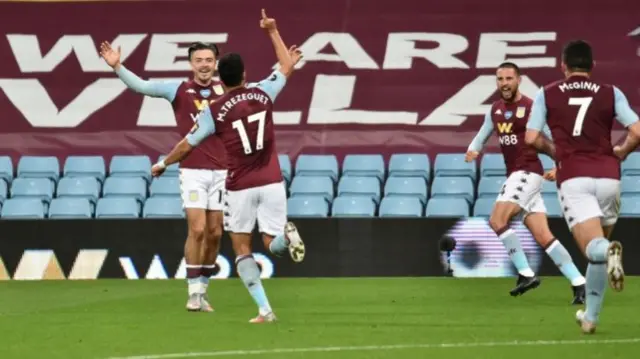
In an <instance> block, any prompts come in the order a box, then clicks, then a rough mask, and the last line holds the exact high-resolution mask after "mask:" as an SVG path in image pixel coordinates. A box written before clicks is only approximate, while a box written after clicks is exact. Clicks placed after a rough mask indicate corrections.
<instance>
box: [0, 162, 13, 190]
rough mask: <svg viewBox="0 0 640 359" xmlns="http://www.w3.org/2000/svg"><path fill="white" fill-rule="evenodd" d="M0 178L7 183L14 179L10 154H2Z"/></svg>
mask: <svg viewBox="0 0 640 359" xmlns="http://www.w3.org/2000/svg"><path fill="white" fill-rule="evenodd" d="M0 179H2V180H4V182H6V183H7V184H9V183H11V181H13V163H12V162H11V158H9V157H8V156H0Z"/></svg>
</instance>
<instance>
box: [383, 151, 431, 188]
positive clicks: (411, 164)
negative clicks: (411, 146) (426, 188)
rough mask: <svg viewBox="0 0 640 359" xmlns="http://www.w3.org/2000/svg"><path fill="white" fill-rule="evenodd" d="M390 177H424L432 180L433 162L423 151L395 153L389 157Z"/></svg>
mask: <svg viewBox="0 0 640 359" xmlns="http://www.w3.org/2000/svg"><path fill="white" fill-rule="evenodd" d="M389 177H422V178H424V179H425V180H426V181H427V182H429V181H430V180H431V162H430V161H429V157H428V156H427V155H425V154H423V153H412V154H395V155H391V158H390V159H389Z"/></svg>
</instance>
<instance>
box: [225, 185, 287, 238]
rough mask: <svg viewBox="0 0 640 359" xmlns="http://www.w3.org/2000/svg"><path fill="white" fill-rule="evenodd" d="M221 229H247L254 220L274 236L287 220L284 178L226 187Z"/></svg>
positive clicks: (253, 226)
mask: <svg viewBox="0 0 640 359" xmlns="http://www.w3.org/2000/svg"><path fill="white" fill-rule="evenodd" d="M226 193H227V194H226V196H225V209H224V229H225V231H228V232H234V233H251V232H253V229H254V228H255V226H256V221H257V222H258V229H259V230H260V233H265V234H268V235H270V236H274V237H275V236H277V235H279V234H282V233H284V226H285V225H286V224H287V192H286V189H285V186H284V182H279V183H272V184H268V185H266V186H260V187H253V188H247V189H242V190H238V191H227V192H226Z"/></svg>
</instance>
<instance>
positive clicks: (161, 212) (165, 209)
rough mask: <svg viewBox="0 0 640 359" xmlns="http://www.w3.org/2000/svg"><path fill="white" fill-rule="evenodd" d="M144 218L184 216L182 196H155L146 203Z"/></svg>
mask: <svg viewBox="0 0 640 359" xmlns="http://www.w3.org/2000/svg"><path fill="white" fill-rule="evenodd" d="M142 217H144V218H184V217H185V215H184V209H183V208H182V199H181V198H180V197H174V198H170V197H153V198H149V199H148V200H147V201H146V202H145V203H144V209H143V212H142Z"/></svg>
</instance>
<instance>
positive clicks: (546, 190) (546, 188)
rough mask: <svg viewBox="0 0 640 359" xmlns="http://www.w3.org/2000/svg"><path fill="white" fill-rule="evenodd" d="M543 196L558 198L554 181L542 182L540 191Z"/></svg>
mask: <svg viewBox="0 0 640 359" xmlns="http://www.w3.org/2000/svg"><path fill="white" fill-rule="evenodd" d="M540 192H541V193H542V195H543V196H554V197H556V198H557V197H558V187H557V184H556V182H555V181H547V180H542V189H541V190H540Z"/></svg>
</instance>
